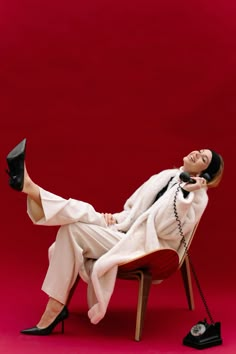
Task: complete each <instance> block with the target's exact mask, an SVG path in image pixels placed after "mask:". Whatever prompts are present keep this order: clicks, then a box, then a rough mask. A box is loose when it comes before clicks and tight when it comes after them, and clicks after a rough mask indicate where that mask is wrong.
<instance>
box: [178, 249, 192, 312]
mask: <svg viewBox="0 0 236 354" xmlns="http://www.w3.org/2000/svg"><path fill="white" fill-rule="evenodd" d="M181 274H182V279H183V282H184V288H185V293H186V296H187V300H188V308H189V310H194V308H195V305H194V297H193V287H192V279H191V270H190V264H189V259H188V256H186V257H185V259H184V261H183V264H182V266H181Z"/></svg>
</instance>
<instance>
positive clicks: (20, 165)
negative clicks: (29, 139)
mask: <svg viewBox="0 0 236 354" xmlns="http://www.w3.org/2000/svg"><path fill="white" fill-rule="evenodd" d="M25 149H26V139H23V140H22V141H21V142H20V143H19V144H18V145H16V146H15V147H14V149H12V150H11V151H10V152H9V154H8V155H7V158H6V160H7V164H8V168H9V170H6V172H7V174H8V175H9V177H10V178H9V185H10V186H11V188H13V189H15V190H17V191H22V189H23V186H24V162H25Z"/></svg>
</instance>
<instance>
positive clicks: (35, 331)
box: [20, 306, 69, 336]
mask: <svg viewBox="0 0 236 354" xmlns="http://www.w3.org/2000/svg"><path fill="white" fill-rule="evenodd" d="M68 316H69V312H68V309H67V307H66V306H64V307H63V309H62V311H61V312H60V313H59V315H58V316H57V317H56V318H55V320H54V321H53V322H52V323H51V324H50V325H49V326H48V327H46V328H39V327H37V326H35V327H32V328H27V329H23V330H22V331H20V333H22V334H28V335H31V336H48V335H49V334H51V333H52V331H53V330H54V328H55V327H56V326H57V325H58V324H59V323H61V333H64V320H65V319H67V317H68Z"/></svg>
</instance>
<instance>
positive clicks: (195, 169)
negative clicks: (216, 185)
mask: <svg viewBox="0 0 236 354" xmlns="http://www.w3.org/2000/svg"><path fill="white" fill-rule="evenodd" d="M211 159H212V152H211V150H208V149H202V150H195V151H192V152H190V154H188V155H187V156H185V157H184V158H183V163H184V164H183V168H184V171H186V172H188V173H190V174H192V175H198V174H200V173H201V172H202V171H204V170H205V169H206V168H207V167H208V166H209V164H210V162H211Z"/></svg>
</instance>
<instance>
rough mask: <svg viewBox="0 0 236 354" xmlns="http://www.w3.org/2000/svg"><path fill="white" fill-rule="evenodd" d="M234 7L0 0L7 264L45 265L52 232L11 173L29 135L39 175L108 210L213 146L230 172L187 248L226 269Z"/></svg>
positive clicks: (167, 0)
mask: <svg viewBox="0 0 236 354" xmlns="http://www.w3.org/2000/svg"><path fill="white" fill-rule="evenodd" d="M235 18H236V5H235V2H234V1H230V0H218V1H216V0H214V1H213V0H208V1H207V2H206V1H205V0H198V1H195V0H191V1H187V0H182V1H178V2H177V1H175V0H162V1H156V0H155V1H154V0H135V1H133V0H129V1H127V0H119V1H118V0H113V1H110V0H99V1H98V0H90V1H85V2H84V1H83V2H82V1H73V0H67V1H60V2H58V1H54V0H47V1H45V0H38V1H37V0H35V1H33V2H32V1H30V0H24V1H20V2H19V1H16V0H2V1H1V3H0V29H1V36H0V53H1V55H0V100H1V103H0V116H1V123H0V124H1V139H0V152H1V162H0V170H1V171H2V172H1V174H0V185H1V199H2V225H3V233H2V235H1V239H2V249H3V250H4V252H3V257H2V259H1V261H2V262H5V263H4V264H7V262H8V261H9V257H10V259H11V261H12V262H13V264H14V263H15V264H16V265H17V264H20V263H22V262H25V260H24V258H25V257H26V258H27V261H26V262H27V263H28V264H30V262H31V261H32V262H36V261H38V262H39V261H42V264H44V266H43V267H46V249H47V246H48V245H49V244H50V242H52V240H53V239H54V236H55V230H54V229H50V228H49V229H48V228H39V227H35V226H33V225H32V224H31V222H30V221H29V220H28V218H27V215H26V212H25V196H24V195H23V194H21V193H17V192H15V191H12V190H10V189H9V188H8V186H7V176H6V174H5V172H4V169H5V168H6V164H5V156H6V154H7V153H8V151H9V150H10V149H11V148H12V147H13V146H14V144H15V143H17V142H19V141H20V140H21V139H22V138H24V137H26V138H27V139H28V143H27V166H28V170H29V172H30V174H31V176H32V178H33V179H34V180H35V181H36V182H37V183H39V184H40V185H41V186H42V187H44V188H46V189H49V190H51V191H53V192H55V193H57V194H60V195H62V196H65V197H68V196H71V197H74V198H80V199H82V200H85V201H88V202H91V203H92V204H93V205H94V206H95V207H96V208H97V210H99V211H103V212H110V211H111V212H113V211H119V210H120V209H121V207H122V205H123V203H124V201H125V199H126V198H127V197H128V196H129V195H130V194H131V193H132V192H133V191H134V189H135V188H136V187H138V186H139V185H140V184H141V183H142V182H143V181H144V180H145V179H147V178H148V177H149V176H150V175H152V174H154V173H157V172H159V171H160V170H162V169H164V168H172V167H173V166H179V165H181V163H182V157H183V156H184V155H185V154H187V153H188V152H189V151H191V150H193V149H198V148H213V149H215V150H217V151H219V152H220V153H221V154H222V155H223V157H224V160H225V175H224V180H223V181H222V184H221V186H220V187H219V188H218V189H216V190H211V191H209V196H210V203H209V206H208V208H207V211H206V213H205V215H204V217H203V219H202V222H201V224H200V226H199V230H198V232H197V235H196V239H195V240H194V243H193V248H192V252H193V254H194V256H195V258H196V263H197V264H198V263H199V265H200V266H201V265H203V266H205V265H207V267H208V272H211V271H213V270H215V269H216V270H217V273H216V274H217V276H218V274H219V272H220V273H221V274H222V275H223V274H224V275H225V270H226V269H227V272H228V271H229V270H228V268H230V269H231V270H232V272H233V267H234V266H233V261H232V257H233V253H234V251H233V249H234V246H235V244H236V242H235V236H234V229H235V226H234V225H233V220H234V204H235V203H234V200H235V197H234V194H235V192H234V191H233V190H232V189H233V188H234V187H233V183H232V181H233V179H234V176H235V166H234V160H235V147H234V142H235V130H234V128H233V124H234V120H235V112H236V101H235V94H236V65H235V63H236V41H235V38H236V21H235ZM9 249H10V250H11V252H10V253H9ZM222 250H225V251H224V252H223V256H225V259H222ZM199 255H200V257H199ZM42 257H45V258H42ZM199 258H200V260H199ZM234 269H235V267H234Z"/></svg>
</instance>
